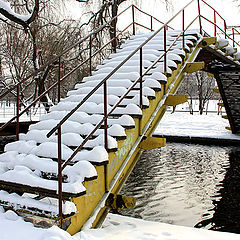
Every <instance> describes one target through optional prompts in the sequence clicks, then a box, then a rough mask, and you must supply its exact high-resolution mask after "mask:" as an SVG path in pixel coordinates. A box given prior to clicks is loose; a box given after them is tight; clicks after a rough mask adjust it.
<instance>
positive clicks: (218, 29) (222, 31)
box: [0, 0, 239, 225]
mask: <svg viewBox="0 0 240 240" xmlns="http://www.w3.org/2000/svg"><path fill="white" fill-rule="evenodd" d="M193 3H197V12H198V13H197V14H196V16H195V17H194V18H193V19H192V20H190V21H189V22H188V23H187V21H186V13H185V11H186V10H187V9H188V8H189V7H190V6H191V5H192V4H193ZM203 5H204V6H207V7H208V8H210V10H212V11H213V21H211V20H209V19H208V18H207V17H205V16H203V15H202V14H201V7H202V6H203ZM127 11H130V12H131V14H132V22H131V23H130V24H129V25H128V26H126V27H125V28H124V29H123V30H122V31H121V32H119V33H118V34H117V31H116V29H114V32H115V33H116V35H115V37H114V38H113V39H111V40H110V41H109V42H108V43H106V44H105V45H104V46H102V47H101V48H100V49H98V50H97V51H96V52H94V53H93V52H92V41H93V37H94V34H96V33H97V32H99V31H101V30H102V29H104V27H107V26H109V24H111V23H112V21H114V20H116V19H117V18H118V17H119V16H121V15H122V14H124V13H125V12H127ZM136 11H138V12H139V13H141V14H144V15H146V16H148V17H150V26H144V25H142V24H140V23H138V22H137V21H136ZM177 17H180V18H181V22H182V23H181V25H182V29H181V32H180V33H179V34H178V36H177V37H176V39H175V40H174V41H173V43H172V44H171V45H170V46H169V47H167V30H168V29H173V28H172V27H170V24H171V23H172V22H173V20H175V19H176V18H177ZM218 18H220V20H221V22H223V29H222V27H220V26H219V24H218V20H217V19H218ZM153 21H157V22H158V23H160V24H161V27H160V28H158V29H157V30H156V31H154V32H153V34H152V35H151V36H150V37H149V38H148V39H147V40H146V41H144V42H143V43H142V44H141V45H140V46H139V47H138V48H137V49H135V50H134V51H133V52H132V53H131V54H129V55H128V56H126V58H125V59H124V60H123V61H122V62H121V63H120V64H119V65H118V66H117V67H115V68H114V69H113V70H112V71H111V72H110V73H109V74H108V75H107V76H106V77H105V78H104V79H102V81H101V82H99V83H98V84H97V85H96V87H95V88H93V89H92V90H91V91H90V92H89V93H88V94H87V95H86V96H85V97H84V99H83V100H82V101H81V102H80V103H79V104H78V105H77V106H76V107H75V108H74V109H72V110H71V111H70V112H69V113H68V114H67V115H66V116H65V117H64V118H63V119H62V120H60V121H59V123H58V124H57V126H56V127H54V128H53V129H52V130H51V131H49V133H48V134H47V137H50V136H51V135H52V134H53V133H55V132H56V131H57V133H58V134H57V135H58V197H59V199H58V201H59V218H60V225H61V224H62V217H63V216H62V200H63V197H62V194H63V192H62V171H63V169H64V168H65V167H66V166H67V165H68V164H69V163H70V162H71V161H72V160H73V158H74V157H75V156H76V154H77V153H78V152H79V151H80V150H81V149H82V148H83V147H84V145H85V144H86V142H87V141H88V140H89V139H90V138H91V137H92V136H93V134H94V133H95V132H96V131H97V129H99V128H100V127H101V126H102V125H104V141H105V148H106V149H108V138H107V127H108V118H109V116H110V115H111V114H112V113H113V111H114V110H115V109H116V108H117V107H118V106H119V105H120V103H121V102H122V100H123V99H124V98H125V97H126V96H127V95H128V94H129V93H130V91H131V90H133V88H134V87H135V86H136V85H137V84H138V83H139V85H140V89H139V94H140V102H139V105H140V107H142V105H143V92H142V85H143V84H142V83H143V82H142V81H143V77H144V76H145V75H146V74H147V73H149V71H150V70H151V69H152V68H153V67H154V66H155V65H156V64H157V63H158V62H159V61H160V60H161V59H162V58H163V61H164V72H165V74H166V73H167V54H168V52H169V51H170V49H171V48H172V46H173V45H174V44H175V43H176V41H178V40H179V39H180V38H182V47H183V49H184V48H185V32H186V31H187V30H188V29H189V28H190V27H191V26H192V25H193V24H195V23H196V22H197V21H198V25H199V29H200V32H201V33H202V34H205V35H208V33H207V30H206V29H203V22H204V21H206V22H208V23H210V24H211V25H213V31H214V36H218V34H219V33H220V34H224V37H225V38H228V39H230V40H231V41H233V45H234V46H235V45H238V46H239V44H238V43H237V42H235V40H234V39H235V35H234V34H236V33H239V32H238V31H236V30H235V29H234V30H233V31H232V33H231V35H230V34H227V25H226V21H225V20H224V18H222V17H221V15H220V14H219V13H218V12H217V11H216V10H215V9H214V8H212V7H211V6H210V5H209V4H208V3H206V2H205V1H204V0H192V1H190V2H189V3H188V4H187V5H186V6H185V7H184V8H183V9H181V10H180V11H179V12H178V13H177V14H176V15H175V16H173V17H172V18H171V19H170V20H169V21H167V22H166V23H165V24H164V23H163V22H161V21H159V20H157V19H156V18H155V17H153V16H151V15H149V14H147V13H145V12H144V11H142V10H140V9H139V8H137V7H136V6H134V5H132V6H130V7H128V8H127V9H125V10H124V11H123V12H121V13H120V14H119V15H117V16H116V17H115V18H113V19H111V20H110V22H108V23H106V24H105V25H103V26H101V27H100V28H99V29H97V30H96V31H94V32H93V33H90V34H89V35H88V36H86V37H85V38H83V39H82V40H80V41H79V42H77V43H76V44H74V45H73V46H72V47H71V48H68V49H67V50H65V51H64V52H63V53H61V54H59V55H58V56H57V57H55V58H53V60H51V61H50V62H48V63H47V64H46V65H44V66H42V67H41V68H40V69H39V71H42V70H43V69H44V68H45V67H47V66H48V64H52V63H53V62H56V61H58V72H59V75H58V81H57V82H55V83H54V84H53V85H52V86H51V87H49V88H48V89H47V90H46V91H45V92H44V93H43V94H41V95H40V96H39V97H38V98H37V99H36V100H35V101H34V102H33V103H32V104H30V105H29V106H28V107H27V108H26V109H24V110H23V111H21V112H20V110H19V90H20V86H21V84H22V83H24V82H25V81H27V80H28V79H29V78H32V77H34V76H36V75H37V74H38V73H39V71H37V72H34V73H32V74H31V75H29V76H28V77H27V78H25V79H23V80H22V81H20V82H19V83H18V84H17V85H15V86H14V87H12V88H10V89H9V90H8V91H6V92H5V93H4V94H2V95H0V99H1V98H2V97H4V96H5V95H6V94H8V93H9V92H10V91H12V90H14V89H16V88H17V93H18V94H17V95H18V99H17V106H18V107H17V108H18V111H17V115H16V116H15V117H13V118H12V119H11V120H10V121H9V122H7V123H5V124H4V125H3V126H2V127H1V128H0V131H1V130H2V129H3V128H5V127H6V126H8V124H10V123H11V122H13V121H14V120H16V126H17V130H16V135H17V136H18V134H19V118H20V116H22V115H23V114H24V113H25V112H26V111H27V110H29V109H30V107H31V106H33V105H34V104H36V102H38V101H39V100H40V99H41V97H42V96H44V95H46V94H47V93H48V92H49V91H51V90H52V89H53V88H54V87H56V86H57V87H58V101H60V87H61V83H62V82H63V81H64V80H65V79H67V78H68V77H69V76H71V75H72V74H73V73H74V72H75V71H76V70H77V69H79V68H80V67H81V66H82V65H84V64H86V63H88V64H89V69H90V74H91V72H92V58H93V57H94V56H96V55H97V54H99V53H100V52H101V51H102V50H103V49H105V48H106V47H107V46H109V45H110V44H111V43H112V42H115V41H116V39H117V38H118V37H119V36H120V35H122V34H123V33H124V32H126V31H127V30H129V29H130V28H131V29H132V34H133V35H134V34H136V32H137V26H138V27H140V28H145V29H147V30H149V31H153V30H154V29H153ZM115 27H116V26H115ZM160 31H163V36H164V38H163V41H164V51H163V53H162V55H161V56H160V57H159V58H158V59H157V60H156V61H155V62H153V63H152V65H151V66H149V67H148V68H147V69H146V70H145V69H143V51H142V50H143V47H144V46H145V45H146V44H147V43H148V42H149V41H150V40H151V39H153V38H154V37H155V36H156V35H157V34H158V33H159V32H160ZM84 41H89V46H90V49H89V58H87V59H86V60H85V61H83V62H81V63H79V64H78V65H77V66H76V67H75V68H73V69H72V70H71V71H69V72H68V73H67V74H65V75H64V76H61V58H62V56H63V55H64V54H65V53H67V52H68V51H70V50H71V49H73V47H75V46H77V45H79V44H80V43H82V42H84ZM113 46H116V44H114V45H113ZM113 50H114V51H115V50H116V49H113ZM136 53H139V75H140V76H139V78H138V79H137V80H136V81H135V82H134V83H133V84H132V86H131V87H130V88H128V90H127V92H126V93H125V94H124V95H123V96H122V97H121V98H120V99H119V101H118V102H117V103H116V104H115V105H114V106H113V107H112V108H111V110H110V111H109V112H108V111H107V83H108V79H109V78H110V77H111V76H112V75H113V74H114V73H116V72H117V71H118V70H119V69H120V68H121V67H122V66H123V65H124V64H125V63H126V62H127V61H129V59H130V58H131V57H132V56H134V55H135V54H136ZM101 86H103V89H104V91H103V95H104V112H103V118H102V120H101V121H100V122H99V123H98V124H97V125H96V126H95V128H94V129H93V130H92V132H90V133H89V134H88V136H87V137H86V138H85V139H84V140H83V142H82V143H81V144H80V145H79V146H78V147H77V148H76V149H75V151H74V152H73V154H72V155H71V156H70V158H69V159H67V160H66V161H65V162H63V163H62V149H61V143H62V139H61V127H62V125H63V123H64V122H66V121H67V120H68V119H69V118H70V117H71V116H72V114H74V113H75V112H76V111H77V110H78V109H79V108H80V107H81V106H82V105H83V104H84V103H85V102H86V101H87V100H88V99H89V98H90V96H92V95H93V94H94V93H95V92H96V91H97V90H98V89H99V88H100V87H101ZM140 135H141V133H140ZM105 168H106V169H105V170H106V173H107V165H106V166H105ZM106 178H107V175H106ZM105 190H106V191H108V186H107V180H105Z"/></svg>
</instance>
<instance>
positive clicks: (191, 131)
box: [155, 112, 240, 140]
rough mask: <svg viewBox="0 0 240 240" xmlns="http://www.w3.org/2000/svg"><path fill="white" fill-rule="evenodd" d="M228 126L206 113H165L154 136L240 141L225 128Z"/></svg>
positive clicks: (226, 122)
mask: <svg viewBox="0 0 240 240" xmlns="http://www.w3.org/2000/svg"><path fill="white" fill-rule="evenodd" d="M228 126H229V122H228V120H227V119H223V118H222V117H221V116H220V115H217V113H208V114H207V115H206V114H203V115H199V113H194V114H193V115H191V114H189V113H188V112H175V113H173V114H170V113H169V112H167V113H166V114H165V115H164V116H163V118H162V120H161V122H160V124H159V125H158V127H157V129H156V131H155V134H157V135H158V134H163V135H166V136H167V135H173V136H190V137H209V138H220V139H238V140H240V135H236V134H232V133H231V131H229V130H227V129H226V128H225V127H228Z"/></svg>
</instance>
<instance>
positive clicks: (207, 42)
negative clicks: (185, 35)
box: [200, 37, 217, 47]
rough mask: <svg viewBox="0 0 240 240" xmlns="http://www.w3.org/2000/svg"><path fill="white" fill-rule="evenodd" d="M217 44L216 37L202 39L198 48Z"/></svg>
mask: <svg viewBox="0 0 240 240" xmlns="http://www.w3.org/2000/svg"><path fill="white" fill-rule="evenodd" d="M216 42H217V38H216V37H204V38H203V40H202V42H201V43H200V47H208V46H210V45H212V44H215V43H216Z"/></svg>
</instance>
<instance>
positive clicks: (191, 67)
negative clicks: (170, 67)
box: [184, 62, 204, 73]
mask: <svg viewBox="0 0 240 240" xmlns="http://www.w3.org/2000/svg"><path fill="white" fill-rule="evenodd" d="M203 68H204V62H192V63H187V65H186V67H185V69H184V71H185V72H186V73H194V72H197V71H200V70H202V69H203Z"/></svg>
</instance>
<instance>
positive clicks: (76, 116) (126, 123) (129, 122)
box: [40, 111, 135, 129]
mask: <svg viewBox="0 0 240 240" xmlns="http://www.w3.org/2000/svg"><path fill="white" fill-rule="evenodd" d="M68 113H69V111H51V112H50V113H48V114H45V115H42V116H41V119H40V120H51V119H54V120H61V119H62V118H64V117H65V116H66V115H67V114H68ZM103 117H104V116H103V115H100V114H92V115H90V114H88V113H86V112H81V111H79V112H75V113H73V115H72V116H71V117H70V118H69V120H70V121H73V122H78V123H82V124H83V123H91V124H93V125H97V124H98V123H99V122H100V121H101V120H102V119H103ZM107 122H108V126H112V125H113V124H119V125H121V126H122V127H124V128H125V129H131V128H134V127H135V122H134V119H133V118H132V117H131V116H129V115H122V116H121V117H116V118H109V119H108V121H107Z"/></svg>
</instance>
